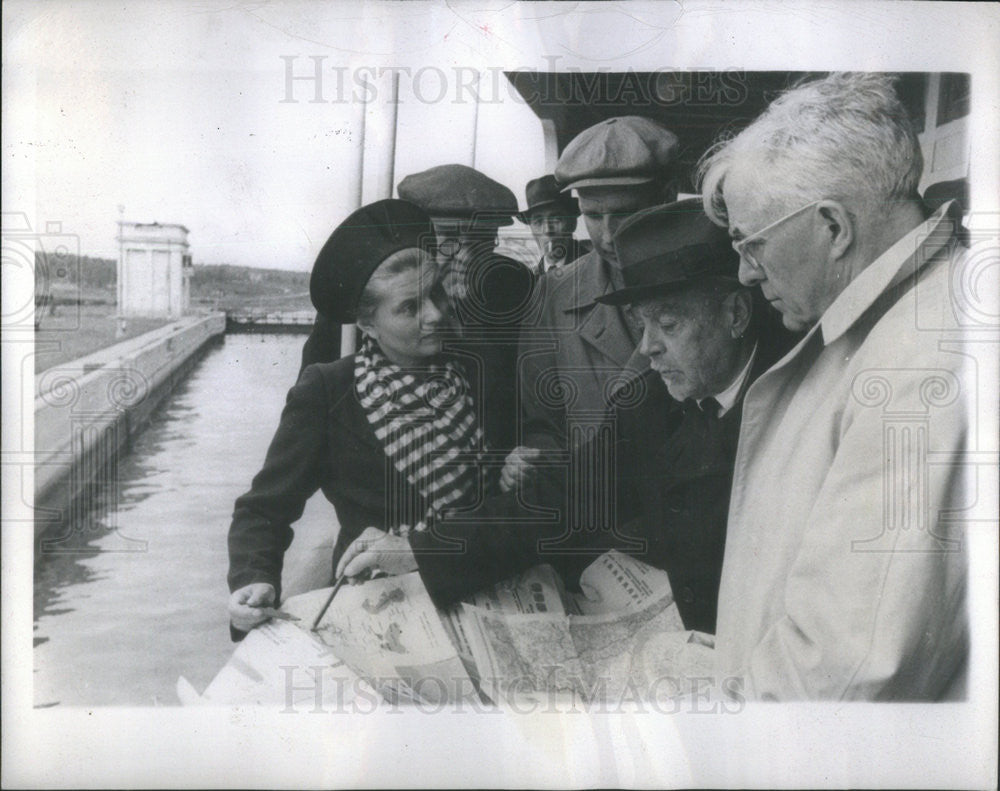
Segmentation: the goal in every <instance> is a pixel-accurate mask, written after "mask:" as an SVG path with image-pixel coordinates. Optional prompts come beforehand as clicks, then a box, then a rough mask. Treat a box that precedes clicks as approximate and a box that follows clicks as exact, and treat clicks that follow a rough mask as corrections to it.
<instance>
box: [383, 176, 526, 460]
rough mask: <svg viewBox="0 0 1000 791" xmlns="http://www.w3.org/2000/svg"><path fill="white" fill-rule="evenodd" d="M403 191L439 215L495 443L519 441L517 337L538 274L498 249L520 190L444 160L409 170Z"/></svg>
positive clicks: (443, 255)
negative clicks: (482, 385)
mask: <svg viewBox="0 0 1000 791" xmlns="http://www.w3.org/2000/svg"><path fill="white" fill-rule="evenodd" d="M397 191H398V192H399V197H400V198H402V199H404V200H408V201H411V202H412V203H415V204H417V205H418V206H420V207H421V208H422V209H423V210H424V211H426V212H427V213H428V214H429V215H430V216H431V218H432V220H433V223H434V232H435V234H436V235H437V259H438V263H439V265H440V267H441V273H442V282H443V284H444V288H445V291H446V292H447V293H448V295H449V297H450V298H451V301H452V305H453V307H454V311H455V319H456V322H457V324H458V327H459V328H460V331H461V333H462V340H461V341H460V342H459V343H458V344H456V345H454V346H453V347H452V348H453V349H454V350H455V351H458V352H460V353H462V354H464V355H465V356H466V357H467V358H469V359H473V360H475V364H476V365H478V368H479V373H480V376H481V377H482V378H483V382H484V398H483V402H482V407H481V408H482V409H483V410H484V412H483V422H484V425H485V426H486V429H487V433H488V434H489V435H490V436H493V437H498V438H500V442H499V443H498V444H497V445H494V450H510V449H511V448H512V447H513V446H514V445H515V442H516V431H517V400H516V399H517V391H516V390H515V389H514V388H513V387H511V384H510V383H511V382H514V381H516V376H517V374H516V369H517V354H518V349H517V337H518V333H519V331H520V327H521V317H522V315H523V314H524V312H525V310H527V308H528V307H529V304H530V302H531V292H532V288H533V286H534V279H533V277H532V274H531V271H530V270H529V269H528V268H527V267H526V266H524V265H523V264H521V263H520V262H518V261H515V260H514V259H512V258H508V257H506V256H503V255H500V254H498V253H497V252H496V246H497V241H498V236H497V234H498V230H499V229H500V228H501V227H504V226H507V225H512V224H513V222H514V219H513V218H514V215H515V214H517V198H515V197H514V193H513V192H511V191H510V190H509V189H508V188H507V187H505V186H504V185H503V184H500V183H499V182H496V181H494V180H493V179H491V178H490V177H489V176H487V175H485V174H484V173H480V172H479V171H478V170H475V169H474V168H471V167H468V166H466V165H457V164H456V165H440V166H438V167H433V168H430V169H429V170H425V171H422V172H420V173H415V174H412V175H409V176H407V177H406V178H404V179H403V180H402V181H401V182H400V183H399V186H398V187H397Z"/></svg>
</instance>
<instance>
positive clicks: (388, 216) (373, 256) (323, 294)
mask: <svg viewBox="0 0 1000 791" xmlns="http://www.w3.org/2000/svg"><path fill="white" fill-rule="evenodd" d="M433 240H434V226H433V225H432V224H431V218H430V217H429V216H428V215H427V212H425V211H424V210H423V209H421V208H420V207H419V206H416V205H414V204H412V203H408V202H407V201H403V200H392V199H390V200H380V201H376V202H375V203H370V204H368V205H367V206H362V207H361V208H360V209H358V210H357V211H356V212H354V213H353V214H352V215H351V216H350V217H348V218H347V219H346V220H344V221H343V222H342V223H341V224H340V225H338V226H337V228H336V230H334V232H333V233H332V234H330V238H329V239H327V240H326V244H324V245H323V249H322V250H320V251H319V255H318V256H317V257H316V263H315V264H314V265H313V271H312V277H311V278H310V279H309V297H310V298H311V299H312V303H313V306H314V307H315V308H316V310H318V311H319V312H320V313H322V314H323V315H324V316H327V317H328V318H330V319H332V320H333V321H336V322H339V323H341V324H351V323H352V322H354V321H355V320H356V319H357V315H356V313H355V311H356V310H357V307H358V300H359V299H360V298H361V292H362V291H363V290H364V287H365V284H366V283H367V282H368V280H369V279H370V278H371V276H372V273H373V272H374V271H375V270H376V269H378V267H379V264H381V263H382V262H383V261H385V259H387V258H388V257H389V256H391V255H392V254H393V253H398V252H399V251H400V250H406V249H407V248H411V247H418V248H422V249H427V248H428V246H429V245H430V244H432V243H433Z"/></svg>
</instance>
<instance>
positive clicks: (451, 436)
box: [228, 200, 486, 637]
mask: <svg viewBox="0 0 1000 791" xmlns="http://www.w3.org/2000/svg"><path fill="white" fill-rule="evenodd" d="M433 239H434V228H433V225H432V224H431V220H430V217H429V216H428V215H427V214H426V213H424V212H423V210H421V209H420V208H418V207H417V206H415V205H413V204H411V203H408V202H406V201H401V200H384V201H378V202H377V203H373V204H371V205H369V206H365V207H363V208H361V209H359V210H358V211H356V212H355V213H354V214H352V215H351V216H350V217H348V218H347V220H345V221H344V222H343V223H342V224H341V225H340V226H339V227H338V228H337V229H336V230H335V231H334V232H333V234H332V235H331V236H330V239H329V240H328V241H327V243H326V245H324V247H323V249H322V251H321V252H320V254H319V258H318V259H317V262H316V266H315V267H314V270H313V276H312V280H311V282H310V290H311V292H312V297H313V301H314V303H315V304H317V305H322V306H323V307H324V312H325V313H326V315H328V316H330V317H331V318H332V319H333V320H334V321H337V322H340V323H345V324H346V323H356V324H357V325H358V327H359V328H360V329H361V330H362V332H363V334H364V339H363V341H362V343H361V347H360V349H359V350H358V352H357V353H356V354H354V355H351V356H350V357H345V358H343V359H340V360H338V361H336V362H333V363H324V364H319V365H311V366H309V367H307V368H306V369H305V370H304V371H303V373H302V375H301V377H300V378H299V381H298V382H297V383H296V385H295V386H294V387H293V388H292V390H291V391H290V392H289V394H288V399H287V402H286V404H285V408H284V411H283V412H282V415H281V423H280V425H279V426H278V430H277V433H276V434H275V436H274V439H273V440H272V441H271V446H270V448H269V449H268V452H267V458H266V460H265V462H264V467H263V469H261V471H260V472H259V473H258V474H257V475H256V476H255V477H254V480H253V484H252V486H251V489H250V491H249V492H247V493H246V494H244V495H242V496H241V497H240V498H238V499H237V501H236V506H235V512H234V515H233V522H232V525H231V527H230V529H229V561H230V566H229V578H228V579H229V588H230V591H231V592H232V595H231V597H230V601H229V612H230V619H231V621H232V625H233V627H234V637H237V636H238V633H239V632H241V631H246V630H248V629H250V628H252V627H253V626H255V625H256V624H257V623H260V622H262V621H264V620H266V618H267V615H266V613H265V612H263V611H262V610H261V608H263V607H267V606H273V605H274V604H276V603H277V602H278V601H279V600H280V592H281V568H282V558H283V555H284V552H285V550H286V549H287V548H288V546H289V544H290V543H291V540H292V529H291V524H292V523H293V522H295V521H296V520H297V519H298V518H299V517H300V516H301V515H302V511H303V509H304V507H305V504H306V501H307V500H308V499H309V497H310V496H312V494H313V493H314V492H315V491H316V490H317V489H319V488H322V490H323V493H324V495H325V496H326V498H327V499H328V500H329V501H330V502H331V503H333V505H334V507H335V508H336V511H337V517H338V519H339V522H340V532H339V535H338V536H337V542H336V545H335V547H334V551H333V558H332V565H331V574H332V571H333V568H334V566H335V564H336V563H337V561H338V560H339V558H340V556H341V555H342V554H343V551H344V549H345V548H346V547H347V546H348V545H349V544H350V543H351V542H352V541H353V540H354V539H355V538H357V537H358V535H359V534H360V533H361V531H362V530H363V529H364V528H366V527H368V526H380V527H381V528H382V529H383V530H387V531H395V530H397V529H398V528H400V526H403V525H416V526H417V527H416V528H415V529H420V528H421V526H422V524H423V523H424V522H425V520H426V518H427V517H428V515H429V514H431V513H433V512H436V511H438V510H440V509H442V508H445V507H454V506H456V505H459V504H461V503H463V502H466V501H468V500H470V499H471V498H474V497H476V496H477V492H479V491H480V487H481V486H482V485H484V481H483V480H482V478H481V475H480V464H479V461H480V459H481V455H482V454H483V452H484V451H485V449H486V448H485V442H484V438H483V432H482V430H481V428H480V426H479V423H478V420H477V415H476V411H475V409H474V405H473V397H472V393H471V391H470V387H469V383H468V381H467V379H466V377H465V376H464V374H463V371H462V369H461V368H460V366H459V364H458V363H457V361H455V360H454V359H449V358H448V357H446V356H445V355H442V353H441V350H442V343H443V341H444V339H445V338H446V336H447V330H448V326H449V321H448V306H447V305H446V303H445V301H444V297H443V290H442V289H440V287H439V284H438V282H437V276H436V275H437V273H436V270H435V266H434V264H433V259H432V257H431V256H430V255H428V254H427V253H425V252H424V250H425V249H426V248H427V246H428V243H429V242H431V243H432V242H433Z"/></svg>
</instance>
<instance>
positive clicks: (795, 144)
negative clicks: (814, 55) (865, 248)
mask: <svg viewBox="0 0 1000 791" xmlns="http://www.w3.org/2000/svg"><path fill="white" fill-rule="evenodd" d="M893 83H894V78H893V77H892V76H891V75H886V74H858V73H841V74H831V75H830V76H828V77H825V78H823V79H820V80H816V81H813V82H809V83H805V84H803V85H800V86H798V87H794V88H791V89H789V90H788V91H786V92H785V93H784V94H782V95H781V96H780V97H778V98H777V99H776V100H775V101H773V102H772V103H771V105H770V106H769V107H768V108H767V110H765V111H764V113H763V114H762V115H761V116H760V117H758V118H757V119H756V120H755V121H754V122H753V123H752V124H750V126H748V127H747V128H746V129H744V130H743V131H742V132H740V133H739V134H738V135H736V136H735V137H732V138H730V139H724V140H721V141H719V142H717V143H716V144H715V145H714V146H712V148H711V149H709V150H708V151H707V152H706V153H705V155H704V156H703V157H702V158H701V161H700V162H699V164H698V171H697V181H698V184H699V189H700V190H701V193H702V200H703V202H704V205H705V211H706V213H707V214H708V216H709V217H710V218H712V220H713V221H714V222H716V223H717V224H719V225H723V226H725V225H726V223H727V216H726V206H725V201H724V199H723V185H724V182H725V178H726V174H727V173H728V172H729V170H730V168H732V167H733V165H734V164H735V163H737V162H741V161H745V160H746V159H753V160H755V162H754V166H755V167H758V168H760V175H759V177H758V184H759V188H760V190H761V193H762V195H763V196H764V197H765V198H766V199H768V200H769V201H771V202H774V203H777V204H779V205H780V206H781V207H782V208H784V209H785V210H791V209H794V208H795V205H804V204H806V203H809V202H810V201H814V200H820V199H823V198H826V199H832V200H839V201H841V202H843V203H844V204H845V205H846V206H848V207H849V209H850V210H852V213H862V212H864V213H865V214H866V216H867V217H868V218H869V219H870V218H873V217H879V216H884V215H885V214H886V213H887V212H889V211H891V209H892V207H893V205H894V204H895V203H896V202H897V201H904V200H911V199H913V198H914V197H915V196H916V194H917V184H918V183H919V181H920V174H921V173H922V171H923V157H922V155H921V153H920V144H919V142H918V140H917V135H916V133H915V132H914V130H913V126H912V124H911V123H910V120H909V117H908V115H907V113H906V110H905V108H904V107H903V105H902V103H901V102H900V101H899V97H898V96H897V95H896V91H895V89H894V87H893Z"/></svg>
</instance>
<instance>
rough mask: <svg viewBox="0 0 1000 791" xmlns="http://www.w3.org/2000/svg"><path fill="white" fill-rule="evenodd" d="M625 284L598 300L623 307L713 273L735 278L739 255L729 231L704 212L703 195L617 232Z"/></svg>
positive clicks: (658, 209)
mask: <svg viewBox="0 0 1000 791" xmlns="http://www.w3.org/2000/svg"><path fill="white" fill-rule="evenodd" d="M614 245H615V252H616V253H617V255H618V265H619V266H620V267H621V270H622V278H623V280H624V281H625V287H624V288H622V289H619V290H618V291H613V292H611V293H610V294H605V295H604V296H603V297H598V299H597V301H598V302H602V303H604V304H605V305H624V304H628V303H630V302H637V301H639V300H642V299H645V298H647V297H651V296H655V295H657V294H661V293H665V292H668V291H671V290H674V289H677V288H680V287H682V286H685V285H687V284H690V283H693V282H695V281H697V280H699V279H700V278H702V277H706V276H709V275H715V276H722V277H731V278H734V279H735V278H736V276H737V273H738V271H739V266H740V258H739V256H738V255H737V254H736V251H735V250H733V246H732V243H731V242H730V240H729V235H728V234H727V233H726V231H725V230H724V229H723V228H720V227H719V226H718V225H716V224H715V223H713V222H712V221H711V220H709V219H708V217H707V216H706V214H705V211H704V209H703V208H702V203H701V199H700V198H690V199H687V200H683V201H677V202H676V203H667V204H664V205H662V206H653V207H652V208H649V209H644V210H642V211H639V212H636V213H635V214H633V215H632V216H630V217H629V218H628V219H627V220H625V222H623V223H622V224H621V226H620V227H619V228H618V231H617V232H616V233H615V236H614Z"/></svg>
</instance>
